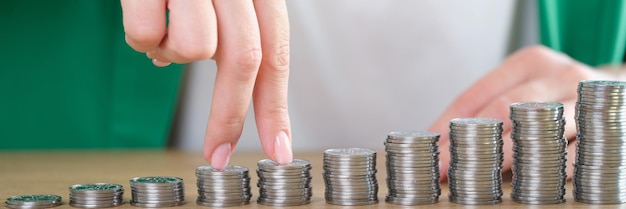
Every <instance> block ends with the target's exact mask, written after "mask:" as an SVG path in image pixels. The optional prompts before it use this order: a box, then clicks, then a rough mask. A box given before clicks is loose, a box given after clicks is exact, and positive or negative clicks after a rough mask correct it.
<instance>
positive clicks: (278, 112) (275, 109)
mask: <svg viewBox="0 0 626 209" xmlns="http://www.w3.org/2000/svg"><path fill="white" fill-rule="evenodd" d="M263 114H264V117H267V118H270V119H272V120H283V119H285V118H288V117H289V110H288V107H287V104H285V103H282V102H277V103H275V104H273V105H272V107H271V108H268V109H267V110H265V111H263Z"/></svg>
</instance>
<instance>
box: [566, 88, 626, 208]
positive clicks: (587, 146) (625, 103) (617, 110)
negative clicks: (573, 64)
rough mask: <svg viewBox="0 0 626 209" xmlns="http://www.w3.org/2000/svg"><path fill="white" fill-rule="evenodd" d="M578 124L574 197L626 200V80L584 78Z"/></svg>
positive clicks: (592, 200) (604, 201)
mask: <svg viewBox="0 0 626 209" xmlns="http://www.w3.org/2000/svg"><path fill="white" fill-rule="evenodd" d="M576 127H577V130H578V134H577V137H578V144H577V157H576V163H575V165H574V166H575V167H574V169H575V170H574V198H575V200H576V201H579V202H584V203H592V204H619V203H626V186H624V182H626V152H625V151H624V150H626V82H621V81H581V82H580V83H579V86H578V101H577V103H576Z"/></svg>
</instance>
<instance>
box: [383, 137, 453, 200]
mask: <svg viewBox="0 0 626 209" xmlns="http://www.w3.org/2000/svg"><path fill="white" fill-rule="evenodd" d="M439 136H440V134H439V133H435V132H391V133H389V134H387V139H386V140H385V151H386V152H387V156H386V157H387V161H386V165H387V187H388V189H389V193H388V194H387V197H386V198H385V201H386V202H388V203H392V204H397V205H421V204H431V203H436V202H438V201H439V195H441V188H440V187H439V147H438V146H437V142H438V141H439Z"/></svg>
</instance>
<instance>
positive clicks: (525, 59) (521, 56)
mask: <svg viewBox="0 0 626 209" xmlns="http://www.w3.org/2000/svg"><path fill="white" fill-rule="evenodd" d="M552 55H553V53H552V52H551V51H550V49H549V48H547V47H545V46H541V45H534V46H529V47H526V48H523V49H521V50H519V51H518V52H516V53H515V54H513V55H512V56H511V59H510V61H512V62H520V63H545V61H546V60H547V59H549V57H550V56H552Z"/></svg>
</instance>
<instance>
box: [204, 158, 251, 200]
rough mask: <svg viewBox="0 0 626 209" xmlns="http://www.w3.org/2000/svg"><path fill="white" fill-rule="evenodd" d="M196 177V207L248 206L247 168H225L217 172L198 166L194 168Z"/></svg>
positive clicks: (248, 182) (249, 193)
mask: <svg viewBox="0 0 626 209" xmlns="http://www.w3.org/2000/svg"><path fill="white" fill-rule="evenodd" d="M196 177H197V186H198V199H196V204H197V205H201V206H207V207H230V206H239V205H247V204H250V198H252V193H251V189H250V175H249V171H248V168H246V167H242V166H226V167H225V168H224V169H222V170H217V169H215V168H213V167H211V166H200V167H197V168H196Z"/></svg>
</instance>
